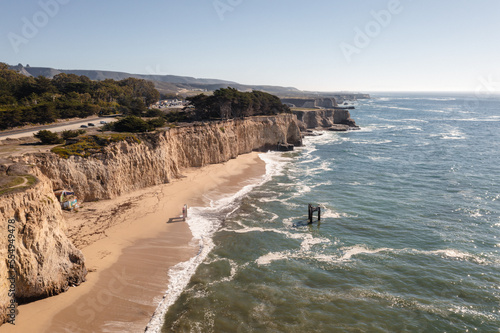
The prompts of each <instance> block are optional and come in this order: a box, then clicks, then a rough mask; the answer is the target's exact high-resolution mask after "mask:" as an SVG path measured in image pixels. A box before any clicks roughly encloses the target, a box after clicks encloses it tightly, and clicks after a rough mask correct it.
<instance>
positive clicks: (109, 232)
mask: <svg viewBox="0 0 500 333" xmlns="http://www.w3.org/2000/svg"><path fill="white" fill-rule="evenodd" d="M264 173H265V163H264V162H263V161H262V160H260V158H259V157H258V154H257V153H251V154H246V155H241V156H239V157H238V158H237V159H234V160H230V161H228V162H226V163H223V164H217V165H209V166H206V167H203V168H199V169H190V170H186V171H185V172H184V175H185V177H184V178H182V179H179V180H175V181H174V182H172V183H171V184H166V185H160V186H155V187H151V188H147V189H143V190H140V191H137V192H134V193H130V194H127V195H124V196H121V197H120V198H116V199H113V200H106V201H103V202H95V203H85V204H84V206H83V208H82V209H81V211H80V212H79V213H73V214H66V215H65V217H66V219H67V223H68V236H69V237H70V238H71V239H72V240H73V241H74V242H75V244H77V246H78V247H79V248H80V249H81V250H82V252H83V254H84V256H85V258H86V265H87V269H89V274H88V275H87V281H86V282H85V283H83V284H82V285H80V286H78V287H75V288H70V289H69V290H68V291H67V292H66V293H63V294H60V295H57V296H54V297H50V298H47V299H44V300H40V301H37V302H33V303H30V304H26V305H22V306H20V307H19V311H20V313H19V315H18V316H17V318H16V325H15V326H12V325H9V324H5V325H3V326H1V327H0V332H1V333H3V332H124V331H125V332H142V331H144V328H145V327H146V325H147V323H148V322H149V320H150V318H151V316H152V314H153V312H154V311H155V309H156V307H157V305H158V303H159V302H160V301H161V299H162V297H163V295H164V293H165V291H166V289H167V286H168V281H169V278H168V270H169V269H170V268H171V267H173V266H175V265H176V264H178V263H180V262H183V261H187V260H189V258H191V257H193V256H194V255H195V254H196V253H197V251H198V247H197V243H195V242H192V235H191V232H190V230H189V227H188V225H187V223H185V222H183V221H182V219H181V218H179V216H180V214H181V210H182V206H183V205H184V204H188V205H189V206H200V205H204V204H207V200H206V198H205V195H206V194H207V193H209V192H210V193H212V194H214V193H215V195H224V194H232V193H235V192H237V191H238V190H239V189H240V188H241V186H240V184H242V183H244V181H245V180H247V179H249V178H252V177H256V176H259V175H263V174H264ZM116 207H119V209H116Z"/></svg>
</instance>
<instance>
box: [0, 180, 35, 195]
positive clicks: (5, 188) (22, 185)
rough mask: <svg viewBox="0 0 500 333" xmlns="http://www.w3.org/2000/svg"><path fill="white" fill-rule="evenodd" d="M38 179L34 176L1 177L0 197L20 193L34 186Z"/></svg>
mask: <svg viewBox="0 0 500 333" xmlns="http://www.w3.org/2000/svg"><path fill="white" fill-rule="evenodd" d="M35 183H36V178H35V177H34V176H32V175H23V176H2V177H0V195H3V194H7V193H11V192H14V191H20V190H24V189H27V188H29V187H31V186H33V185H34V184H35Z"/></svg>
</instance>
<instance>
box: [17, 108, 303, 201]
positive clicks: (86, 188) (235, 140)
mask: <svg viewBox="0 0 500 333" xmlns="http://www.w3.org/2000/svg"><path fill="white" fill-rule="evenodd" d="M137 138H138V139H139V140H140V143H138V142H129V141H120V142H117V143H113V144H111V145H109V146H107V147H105V149H104V152H102V153H98V154H94V155H92V156H90V157H86V158H84V157H79V156H71V157H69V158H68V159H62V158H60V157H59V156H58V155H56V154H53V153H48V154H47V153H42V154H28V155H25V156H24V157H22V158H21V159H20V160H22V161H24V162H26V163H29V164H34V165H36V166H38V168H39V169H40V170H41V171H42V172H43V174H45V175H46V176H47V177H49V178H50V180H51V181H52V184H53V187H54V188H61V189H62V188H67V189H71V190H73V191H75V192H76V194H77V196H78V197H79V198H80V199H83V200H85V201H93V200H98V199H109V198H114V197H116V196H119V195H121V194H124V193H127V192H130V191H133V190H137V189H140V188H144V187H148V186H154V185H158V184H164V183H168V182H170V181H171V180H172V179H174V178H178V177H180V176H181V172H182V170H183V169H185V168H188V167H201V166H204V165H208V164H215V163H221V162H225V161H228V160H229V159H232V158H236V157H237V156H238V155H240V154H244V153H249V152H251V151H255V150H268V149H276V147H277V144H278V143H280V142H282V143H292V144H294V145H300V144H301V142H302V141H301V135H300V130H299V127H298V123H297V120H296V117H295V116H294V115H292V114H282V115H277V116H262V117H252V118H246V119H244V120H228V121H221V122H210V123H205V124H198V125H189V126H186V127H177V128H171V129H167V130H165V131H160V132H158V133H147V134H142V135H138V136H137Z"/></svg>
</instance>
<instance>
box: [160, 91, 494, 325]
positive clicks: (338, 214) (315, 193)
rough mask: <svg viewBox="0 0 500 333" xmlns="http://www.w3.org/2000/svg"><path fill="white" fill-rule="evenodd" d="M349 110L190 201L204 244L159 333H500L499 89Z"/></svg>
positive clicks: (398, 97) (373, 102)
mask: <svg viewBox="0 0 500 333" xmlns="http://www.w3.org/2000/svg"><path fill="white" fill-rule="evenodd" d="M351 116H352V117H353V118H354V119H355V120H356V122H357V123H358V125H360V126H361V128H362V129H361V130H360V131H349V132H345V133H340V132H328V131H326V132H322V133H321V134H322V135H319V136H314V137H306V138H305V140H304V147H301V148H298V149H296V150H295V151H294V152H288V153H278V152H270V153H265V154H262V155H261V158H262V159H263V160H264V161H265V162H266V164H267V173H266V176H265V177H262V178H259V179H254V180H252V181H250V182H249V183H247V184H242V187H243V189H242V190H241V191H240V192H238V193H237V194H236V195H234V196H232V197H230V198H220V197H217V195H216V194H214V196H213V201H212V204H211V206H210V207H207V208H192V209H190V216H189V218H188V223H189V224H190V227H191V229H192V231H193V234H194V237H195V238H196V240H197V242H199V244H200V253H199V254H198V256H197V257H196V258H193V259H192V260H191V261H190V262H188V263H183V264H181V265H179V266H177V267H176V268H175V269H174V270H173V271H172V272H171V277H172V282H171V285H170V287H169V290H168V292H167V295H166V298H165V300H164V302H163V308H161V310H160V311H159V314H160V318H161V319H162V320H164V323H163V331H164V332H217V333H218V332H500V330H499V327H500V312H499V311H500V253H499V250H500V98H499V97H498V96H475V95H457V94H448V95H443V94H441V95H438V94H420V95H419V94H378V95H374V96H373V98H372V99H370V100H361V101H358V102H357V103H356V110H352V111H351ZM309 203H311V204H313V205H320V206H321V207H322V216H321V221H320V222H316V221H315V222H314V223H313V224H312V225H308V224H307V205H308V204H309ZM157 317H158V315H157ZM160 322H161V320H160Z"/></svg>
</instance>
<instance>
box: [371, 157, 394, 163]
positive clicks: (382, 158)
mask: <svg viewBox="0 0 500 333" xmlns="http://www.w3.org/2000/svg"><path fill="white" fill-rule="evenodd" d="M368 158H369V159H370V160H372V161H375V162H378V161H390V160H391V159H392V158H391V157H381V156H368Z"/></svg>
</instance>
